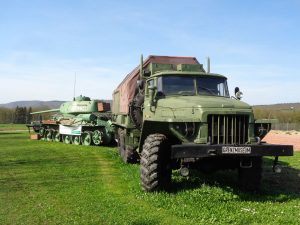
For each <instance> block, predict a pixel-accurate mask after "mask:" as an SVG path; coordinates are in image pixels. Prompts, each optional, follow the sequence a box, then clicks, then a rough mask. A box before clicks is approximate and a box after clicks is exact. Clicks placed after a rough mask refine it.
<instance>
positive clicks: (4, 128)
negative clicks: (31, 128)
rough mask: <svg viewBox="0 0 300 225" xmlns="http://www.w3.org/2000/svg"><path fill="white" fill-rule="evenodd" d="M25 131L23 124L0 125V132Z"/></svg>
mask: <svg viewBox="0 0 300 225" xmlns="http://www.w3.org/2000/svg"><path fill="white" fill-rule="evenodd" d="M27 129H28V128H27V127H26V125H25V124H13V123H8V124H0V132H1V131H13V130H27Z"/></svg>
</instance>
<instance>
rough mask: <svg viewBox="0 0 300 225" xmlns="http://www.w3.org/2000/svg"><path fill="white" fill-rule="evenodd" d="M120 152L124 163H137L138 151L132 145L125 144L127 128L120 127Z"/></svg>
mask: <svg viewBox="0 0 300 225" xmlns="http://www.w3.org/2000/svg"><path fill="white" fill-rule="evenodd" d="M118 134H119V141H118V146H119V154H120V156H121V158H122V160H123V162H124V163H132V164H133V163H136V162H137V159H138V153H137V152H136V151H135V149H133V148H132V147H130V146H126V144H125V135H126V134H125V130H122V129H119V130H118Z"/></svg>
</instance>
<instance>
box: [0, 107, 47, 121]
mask: <svg viewBox="0 0 300 225" xmlns="http://www.w3.org/2000/svg"><path fill="white" fill-rule="evenodd" d="M46 109H48V108H46ZM46 109H45V108H39V109H33V108H32V107H28V108H27V107H19V106H17V107H16V108H15V109H9V108H1V107H0V124H1V123H15V124H27V123H31V122H32V121H35V120H40V119H41V118H40V115H31V114H30V113H31V112H33V111H39V110H46ZM48 117H49V116H48V115H46V116H45V115H44V116H43V119H47V118H48Z"/></svg>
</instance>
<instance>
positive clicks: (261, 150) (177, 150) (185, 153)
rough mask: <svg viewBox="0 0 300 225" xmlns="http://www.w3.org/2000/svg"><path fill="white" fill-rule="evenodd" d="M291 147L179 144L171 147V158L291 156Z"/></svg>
mask: <svg viewBox="0 0 300 225" xmlns="http://www.w3.org/2000/svg"><path fill="white" fill-rule="evenodd" d="M293 152H294V150H293V145H274V144H251V145H206V144H204V145H203V144H181V145H172V146H171V158H172V159H182V158H201V157H212V156H227V157H228V156H233V157H235V156H238V157H249V156H250V157H252V156H292V155H293Z"/></svg>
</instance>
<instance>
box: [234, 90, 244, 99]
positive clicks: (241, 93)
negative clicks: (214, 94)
mask: <svg viewBox="0 0 300 225" xmlns="http://www.w3.org/2000/svg"><path fill="white" fill-rule="evenodd" d="M234 95H235V98H236V99H237V100H241V99H242V95H243V92H241V91H240V88H239V87H236V88H235V89H234Z"/></svg>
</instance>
